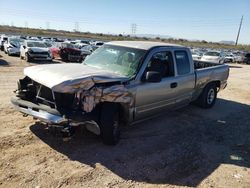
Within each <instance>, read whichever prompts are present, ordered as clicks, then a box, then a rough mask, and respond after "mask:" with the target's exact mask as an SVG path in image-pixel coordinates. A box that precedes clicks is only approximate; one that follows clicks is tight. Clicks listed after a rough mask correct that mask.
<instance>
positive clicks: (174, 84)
mask: <svg viewBox="0 0 250 188" xmlns="http://www.w3.org/2000/svg"><path fill="white" fill-rule="evenodd" d="M177 86H178V84H177V82H174V83H171V84H170V87H171V88H176V87H177Z"/></svg>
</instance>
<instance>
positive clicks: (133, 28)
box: [131, 23, 137, 35]
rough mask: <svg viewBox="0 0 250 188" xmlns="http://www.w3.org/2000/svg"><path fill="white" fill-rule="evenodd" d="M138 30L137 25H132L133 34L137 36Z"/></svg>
mask: <svg viewBox="0 0 250 188" xmlns="http://www.w3.org/2000/svg"><path fill="white" fill-rule="evenodd" d="M136 30H137V24H135V23H133V24H131V34H132V35H135V34H136Z"/></svg>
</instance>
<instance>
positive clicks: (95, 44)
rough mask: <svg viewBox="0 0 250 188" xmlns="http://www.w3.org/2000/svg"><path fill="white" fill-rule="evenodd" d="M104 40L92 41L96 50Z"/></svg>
mask: <svg viewBox="0 0 250 188" xmlns="http://www.w3.org/2000/svg"><path fill="white" fill-rule="evenodd" d="M103 44H104V42H102V41H94V42H92V43H91V45H92V48H93V50H94V51H95V50H96V49H97V48H100V47H101V46H102V45H103Z"/></svg>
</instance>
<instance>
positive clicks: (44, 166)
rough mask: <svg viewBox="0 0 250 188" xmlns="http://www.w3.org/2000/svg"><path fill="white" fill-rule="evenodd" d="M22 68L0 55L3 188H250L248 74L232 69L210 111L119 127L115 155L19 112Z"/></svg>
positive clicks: (91, 139) (89, 138) (80, 134)
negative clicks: (14, 100)
mask: <svg viewBox="0 0 250 188" xmlns="http://www.w3.org/2000/svg"><path fill="white" fill-rule="evenodd" d="M32 65H33V64H32ZM26 66H30V65H29V64H27V63H26V62H25V61H22V60H20V59H19V58H18V57H8V56H7V55H5V54H3V53H2V52H0V128H1V131H0V153H1V155H0V187H41V188H42V187H180V186H187V187H189V186H190V187H246V188H247V187H250V115H249V114H250V106H249V105H250V66H247V65H241V64H231V68H230V78H229V83H228V87H227V89H226V90H224V91H222V92H221V93H219V95H218V100H217V103H216V105H215V106H214V108H212V109H208V110H204V109H200V108H198V107H196V106H193V105H190V106H188V107H185V108H183V109H180V110H177V111H174V112H168V113H166V114H165V115H163V116H159V117H157V118H154V119H151V120H147V121H145V122H142V123H140V124H136V125H133V126H129V127H124V128H123V130H122V139H121V141H120V143H119V144H118V145H117V146H115V147H109V146H105V145H103V144H102V143H101V141H100V139H99V138H98V137H96V136H94V135H92V134H91V133H88V132H86V131H84V130H83V129H80V128H78V131H77V134H76V135H75V136H74V137H73V139H71V140H70V141H69V142H63V140H62V138H61V136H60V134H57V133H56V132H52V131H50V130H48V129H46V127H44V126H43V125H41V124H39V122H36V121H35V120H33V119H32V118H31V117H23V116H22V115H21V114H20V113H18V112H16V111H15V110H14V109H13V107H12V106H11V104H10V97H11V96H12V95H13V92H12V91H14V90H15V88H16V81H17V80H18V79H19V78H21V77H22V71H23V68H24V67H26Z"/></svg>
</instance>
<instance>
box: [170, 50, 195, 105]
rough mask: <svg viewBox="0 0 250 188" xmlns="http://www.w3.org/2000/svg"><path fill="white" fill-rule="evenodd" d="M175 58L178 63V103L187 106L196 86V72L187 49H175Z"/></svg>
mask: <svg viewBox="0 0 250 188" xmlns="http://www.w3.org/2000/svg"><path fill="white" fill-rule="evenodd" d="M174 60H175V65H176V79H175V81H176V84H177V87H176V88H175V95H176V101H175V102H176V105H177V106H185V105H187V104H189V103H190V102H191V98H192V95H193V91H194V87H195V74H194V68H193V65H191V63H193V60H192V57H190V55H189V54H188V53H187V51H186V50H185V49H183V50H179V49H178V50H174Z"/></svg>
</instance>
